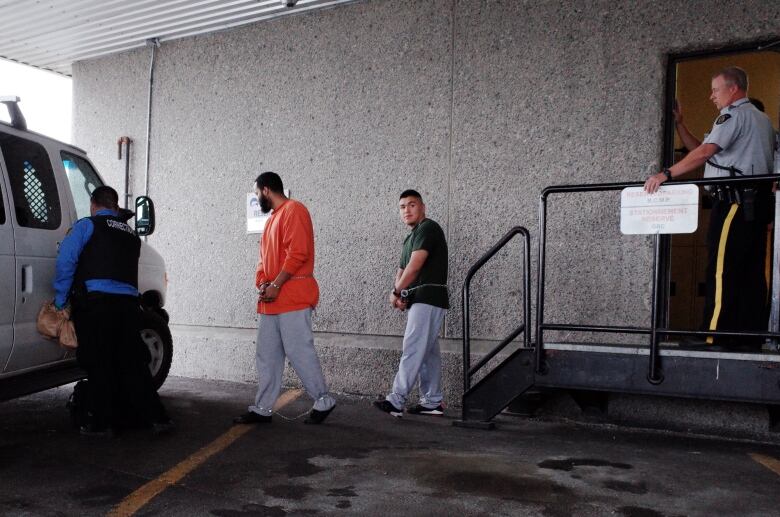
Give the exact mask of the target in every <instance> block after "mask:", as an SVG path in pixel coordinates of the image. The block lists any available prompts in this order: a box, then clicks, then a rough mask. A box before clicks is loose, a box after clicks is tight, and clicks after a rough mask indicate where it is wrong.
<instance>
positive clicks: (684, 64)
mask: <svg viewBox="0 0 780 517" xmlns="http://www.w3.org/2000/svg"><path fill="white" fill-rule="evenodd" d="M727 66H738V67H740V68H743V69H744V70H745V71H746V72H747V74H748V78H749V87H748V95H749V97H750V98H751V99H757V100H758V101H760V102H761V103H762V104H763V107H764V111H765V112H766V114H767V115H768V116H769V118H770V120H771V121H772V124H773V126H774V128H775V131H777V130H778V129H779V127H778V126H779V125H780V120H779V119H780V42H775V43H774V44H768V45H755V46H754V47H753V48H752V49H750V48H743V49H733V50H719V51H714V52H709V53H697V54H695V55H688V56H676V57H672V58H671V60H670V64H669V73H670V77H669V82H668V96H667V99H668V102H667V107H668V110H669V113H668V117H669V119H670V120H668V121H667V124H666V131H667V135H666V136H667V138H666V143H667V149H666V158H667V159H666V163H667V164H668V165H671V164H673V163H676V162H677V161H679V160H681V159H682V158H683V157H684V156H685V155H686V153H687V150H686V149H685V146H684V145H683V144H682V141H681V140H680V138H679V136H678V135H677V134H676V133H675V132H674V119H673V117H672V116H671V105H672V102H673V101H674V99H676V100H677V102H678V103H679V105H680V107H681V110H682V114H683V121H684V123H685V125H686V126H687V127H688V129H689V130H690V131H691V133H692V134H693V135H694V136H696V137H697V138H699V139H703V138H704V134H705V133H707V132H709V131H710V129H711V128H712V124H713V121H714V120H715V118H716V117H717V116H718V110H717V109H716V108H715V106H714V105H713V104H712V102H711V101H710V100H709V96H710V80H711V78H712V76H713V74H715V73H717V72H718V71H719V70H721V69H723V68H725V67H727ZM754 104H756V105H758V103H754ZM703 174H704V169H703V167H702V168H700V169H698V170H695V171H692V172H690V173H688V174H686V175H684V176H682V177H681V179H694V178H701V177H702V176H703ZM702 192H703V189H702ZM699 206H700V207H701V210H700V212H699V227H698V229H697V231H696V232H695V233H692V234H678V235H674V236H672V238H671V253H670V255H671V267H670V271H669V280H670V282H669V307H668V308H669V313H668V314H669V326H670V328H674V329H697V328H699V327H700V325H701V321H702V315H703V312H704V293H705V289H704V283H705V277H706V268H707V242H706V239H707V230H708V223H709V210H710V203H709V197H708V196H706V195H703V194H702V197H701V199H700V205H699ZM767 231H769V228H768V229H767ZM769 242H771V241H769ZM770 251H771V250H770V249H768V250H767V252H768V253H770ZM769 257H770V258H771V255H769ZM769 263H771V261H769ZM756 267H762V265H761V264H757V265H756ZM766 274H767V282H769V268H767V273H766Z"/></svg>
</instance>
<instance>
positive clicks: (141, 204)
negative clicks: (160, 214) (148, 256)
mask: <svg viewBox="0 0 780 517" xmlns="http://www.w3.org/2000/svg"><path fill="white" fill-rule="evenodd" d="M135 233H136V235H138V236H139V237H146V236H147V235H151V234H152V233H154V203H153V202H152V200H151V198H149V197H146V196H140V197H138V198H136V200H135Z"/></svg>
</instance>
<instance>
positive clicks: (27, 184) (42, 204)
mask: <svg viewBox="0 0 780 517" xmlns="http://www.w3.org/2000/svg"><path fill="white" fill-rule="evenodd" d="M24 197H25V198H26V199H27V205H28V206H29V207H30V213H31V214H32V216H33V218H35V220H36V221H38V222H41V223H46V222H47V221H48V220H49V211H48V210H47V208H46V196H45V195H44V193H43V185H41V180H39V179H38V177H37V176H36V175H35V167H33V166H32V164H31V163H30V162H27V161H26V162H24Z"/></svg>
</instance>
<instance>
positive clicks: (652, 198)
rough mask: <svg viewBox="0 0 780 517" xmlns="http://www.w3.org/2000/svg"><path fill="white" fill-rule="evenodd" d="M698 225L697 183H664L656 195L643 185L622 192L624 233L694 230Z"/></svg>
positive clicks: (621, 216) (621, 220)
mask: <svg viewBox="0 0 780 517" xmlns="http://www.w3.org/2000/svg"><path fill="white" fill-rule="evenodd" d="M698 225H699V189H698V187H697V186H696V185H662V186H661V187H660V188H659V189H658V191H657V192H656V193H655V194H648V193H647V192H645V190H644V188H642V187H628V188H626V189H623V191H622V192H621V193H620V231H621V233H623V234H624V235H639V234H655V233H693V232H695V231H696V228H697V227H698Z"/></svg>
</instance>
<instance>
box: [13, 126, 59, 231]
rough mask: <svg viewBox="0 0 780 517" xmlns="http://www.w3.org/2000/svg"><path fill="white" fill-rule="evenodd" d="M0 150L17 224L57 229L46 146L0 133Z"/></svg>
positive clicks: (55, 194)
mask: <svg viewBox="0 0 780 517" xmlns="http://www.w3.org/2000/svg"><path fill="white" fill-rule="evenodd" d="M0 152H2V158H3V160H4V161H5V170H6V172H7V173H8V178H9V179H10V180H11V196H10V201H11V203H12V209H13V212H14V213H15V214H16V222H17V224H19V226H25V227H27V228H37V229H42V230H56V229H57V228H59V227H60V221H61V220H62V214H61V209H60V198H59V194H58V192H57V181H56V178H55V177H54V171H53V170H52V166H51V161H50V160H49V155H48V153H47V152H46V149H45V148H44V147H43V146H42V145H40V144H38V143H37V142H33V141H31V140H26V139H24V138H19V137H17V136H13V135H9V134H0Z"/></svg>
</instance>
